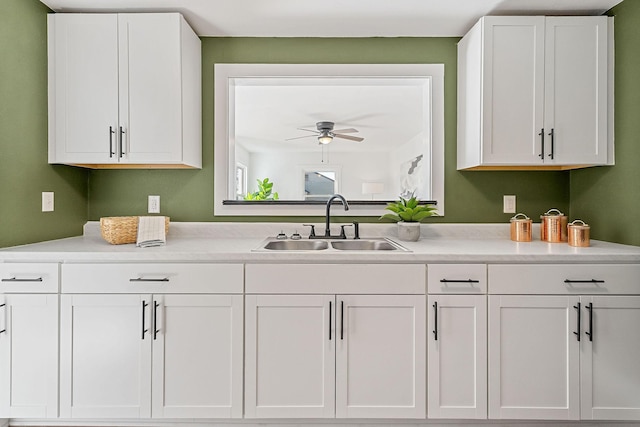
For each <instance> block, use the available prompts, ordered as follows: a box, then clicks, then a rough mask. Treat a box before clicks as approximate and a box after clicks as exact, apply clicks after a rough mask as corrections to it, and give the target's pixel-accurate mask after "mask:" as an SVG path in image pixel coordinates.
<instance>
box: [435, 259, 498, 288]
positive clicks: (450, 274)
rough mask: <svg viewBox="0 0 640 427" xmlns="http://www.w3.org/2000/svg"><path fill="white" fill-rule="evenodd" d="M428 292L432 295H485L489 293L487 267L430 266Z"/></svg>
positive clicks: (470, 265)
mask: <svg viewBox="0 0 640 427" xmlns="http://www.w3.org/2000/svg"><path fill="white" fill-rule="evenodd" d="M427 290H428V292H429V293H430V294H484V293H486V292H487V266H486V265H485V264H429V265H428V266H427Z"/></svg>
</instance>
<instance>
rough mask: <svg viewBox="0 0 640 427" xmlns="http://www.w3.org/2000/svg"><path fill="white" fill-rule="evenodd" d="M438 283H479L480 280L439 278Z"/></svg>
mask: <svg viewBox="0 0 640 427" xmlns="http://www.w3.org/2000/svg"><path fill="white" fill-rule="evenodd" d="M440 283H480V281H479V280H475V279H465V280H456V279H440Z"/></svg>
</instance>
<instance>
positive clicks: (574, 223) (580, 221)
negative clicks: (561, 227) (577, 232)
mask: <svg viewBox="0 0 640 427" xmlns="http://www.w3.org/2000/svg"><path fill="white" fill-rule="evenodd" d="M578 223H579V224H578ZM567 227H572V228H584V229H588V228H590V227H589V224H587V223H585V222H584V221H583V220H581V219H576V220H575V221H571V223H569V225H567Z"/></svg>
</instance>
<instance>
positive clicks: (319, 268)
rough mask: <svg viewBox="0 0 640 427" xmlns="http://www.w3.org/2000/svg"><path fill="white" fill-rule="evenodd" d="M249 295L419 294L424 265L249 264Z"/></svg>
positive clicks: (246, 286) (247, 280) (424, 277)
mask: <svg viewBox="0 0 640 427" xmlns="http://www.w3.org/2000/svg"><path fill="white" fill-rule="evenodd" d="M245 275H246V284H245V289H246V292H247V293H259V294H418V295H424V294H425V291H426V279H427V277H426V268H425V266H424V265H423V264H247V265H246V267H245Z"/></svg>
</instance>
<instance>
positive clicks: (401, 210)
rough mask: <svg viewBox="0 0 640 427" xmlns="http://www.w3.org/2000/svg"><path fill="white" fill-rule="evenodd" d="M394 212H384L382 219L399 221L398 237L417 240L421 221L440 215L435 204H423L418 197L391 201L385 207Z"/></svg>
mask: <svg viewBox="0 0 640 427" xmlns="http://www.w3.org/2000/svg"><path fill="white" fill-rule="evenodd" d="M385 209H387V210H390V211H391V212H393V213H388V214H384V215H382V216H381V217H380V219H388V220H390V221H393V222H396V223H398V238H399V239H400V240H404V241H408V242H415V241H417V240H418V239H420V221H422V220H423V219H425V218H428V217H430V216H434V215H438V213H437V211H436V207H435V206H434V205H421V204H420V202H419V201H418V199H417V198H416V197H411V198H410V199H405V198H403V197H400V200H397V201H395V202H392V203H389V204H388V205H387V207H386V208H385Z"/></svg>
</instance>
